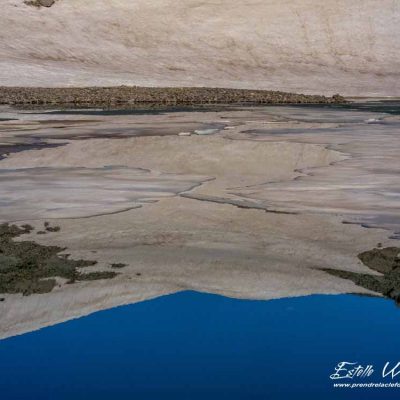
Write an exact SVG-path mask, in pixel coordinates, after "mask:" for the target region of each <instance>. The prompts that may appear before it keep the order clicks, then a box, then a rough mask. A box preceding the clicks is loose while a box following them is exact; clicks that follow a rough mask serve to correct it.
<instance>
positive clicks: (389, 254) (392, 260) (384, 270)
mask: <svg viewBox="0 0 400 400" xmlns="http://www.w3.org/2000/svg"><path fill="white" fill-rule="evenodd" d="M399 254H400V248H399V247H386V248H383V249H381V248H375V249H372V250H369V251H365V252H363V253H360V254H359V255H358V258H359V259H360V260H361V262H362V263H363V264H364V265H365V266H367V267H368V268H370V269H372V270H374V271H376V272H379V273H381V275H371V274H360V273H357V272H350V271H344V270H337V269H331V268H326V269H323V271H325V272H328V273H329V274H331V275H334V276H338V277H340V278H343V279H349V280H351V281H352V282H354V283H355V284H356V285H358V286H361V287H363V288H365V289H369V290H372V291H374V292H377V293H381V294H383V295H384V296H385V297H388V298H390V299H393V300H394V301H395V302H396V303H397V304H400V257H399Z"/></svg>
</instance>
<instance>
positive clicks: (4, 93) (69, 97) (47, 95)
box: [0, 86, 345, 107]
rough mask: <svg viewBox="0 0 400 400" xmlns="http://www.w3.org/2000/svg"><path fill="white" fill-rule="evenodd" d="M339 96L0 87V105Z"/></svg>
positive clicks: (286, 100)
mask: <svg viewBox="0 0 400 400" xmlns="http://www.w3.org/2000/svg"><path fill="white" fill-rule="evenodd" d="M344 102H345V99H344V98H343V97H342V96H340V95H334V96H333V97H325V96H313V95H304V94H294V93H285V92H273V91H268V90H241V89H219V88H145V87H128V86H119V87H108V88H100V87H92V88H22V87H4V86H3V87H0V104H10V105H72V106H108V107H112V106H114V107H115V106H121V105H135V104H147V105H148V104H154V105H163V104H169V105H201V104H244V103H250V104H266V103H273V104H282V103H283V104H299V103H300V104H309V103H314V104H316V103H322V104H332V103H344Z"/></svg>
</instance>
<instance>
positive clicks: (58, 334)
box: [0, 292, 400, 400]
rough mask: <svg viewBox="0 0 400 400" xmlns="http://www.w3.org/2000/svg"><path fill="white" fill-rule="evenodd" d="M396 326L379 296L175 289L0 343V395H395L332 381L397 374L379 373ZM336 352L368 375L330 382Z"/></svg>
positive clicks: (398, 319) (394, 349)
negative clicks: (250, 295)
mask: <svg viewBox="0 0 400 400" xmlns="http://www.w3.org/2000/svg"><path fill="white" fill-rule="evenodd" d="M399 329H400V314H399V310H398V309H397V308H396V306H395V305H394V303H393V302H390V301H388V300H385V299H382V298H372V297H358V296H354V295H339V296H320V295H315V296H309V297H299V298H290V299H281V300H272V301H248V300H233V299H229V298H226V297H221V296H216V295H210V294H201V293H196V292H181V293H178V294H175V295H169V296H164V297H160V298H158V299H155V300H151V301H146V302H142V303H138V304H134V305H129V306H123V307H119V308H115V309H112V310H108V311H102V312H98V313H96V314H93V315H91V316H89V317H85V318H81V319H78V320H73V321H70V322H67V323H63V324H59V325H56V326H53V327H50V328H45V329H42V330H40V331H36V332H33V333H29V334H25V335H22V336H18V337H14V338H11V339H7V340H3V341H1V342H0V360H1V364H0V390H1V398H4V399H7V400H11V399H21V398H23V399H28V398H29V399H55V398H57V399H71V398H74V399H88V398H96V399H98V400H99V399H110V398H115V399H205V398H207V399H225V398H227V399H293V398H300V399H302V398H307V399H321V398H324V399H339V398H340V399H356V398H362V399H394V398H398V396H399V393H400V392H399V390H400V388H397V389H389V388H385V389H379V388H368V389H361V388H353V389H350V388H333V383H335V382H340V383H366V382H386V383H387V382H400V376H397V377H395V378H394V379H393V380H392V379H390V378H388V377H387V378H385V379H383V378H382V377H381V370H382V367H383V366H384V364H385V363H386V362H388V361H389V362H391V365H393V366H394V365H395V364H396V363H397V362H398V361H399V360H400V354H399V348H400V336H399V335H398V334H397V333H398V332H399ZM341 361H351V362H357V363H359V364H362V365H364V366H366V365H373V368H374V373H373V374H372V375H371V377H370V378H353V379H343V380H338V381H333V380H331V379H330V375H331V374H333V373H334V367H335V366H336V365H337V363H339V362H341ZM393 363H394V364H393Z"/></svg>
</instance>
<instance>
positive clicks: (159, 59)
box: [0, 0, 400, 96]
mask: <svg viewBox="0 0 400 400" xmlns="http://www.w3.org/2000/svg"><path fill="white" fill-rule="evenodd" d="M2 3H3V4H2V12H1V14H0V85H6V86H91V85H103V86H104V85H120V84H129V85H133V84H136V85H151V86H219V87H221V86H225V87H237V88H261V89H273V90H286V91H299V92H306V93H312V92H319V93H324V94H333V93H336V92H340V93H342V94H346V95H382V96H385V95H388V96H389V95H392V96H396V95H397V96H399V95H400V79H399V78H400V40H399V39H400V1H399V0H352V1H348V0H324V1H321V0H241V1H239V0H152V1H148V0H91V1H88V0H58V1H56V2H55V3H54V4H53V5H52V6H51V7H46V8H45V7H42V8H38V7H33V6H29V5H26V4H24V1H23V0H3V1H2Z"/></svg>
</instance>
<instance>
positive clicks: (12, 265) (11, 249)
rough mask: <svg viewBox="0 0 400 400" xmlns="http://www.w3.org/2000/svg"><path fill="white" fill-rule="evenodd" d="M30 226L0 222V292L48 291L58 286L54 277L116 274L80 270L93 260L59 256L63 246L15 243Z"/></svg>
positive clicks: (91, 277)
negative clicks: (16, 238)
mask: <svg viewBox="0 0 400 400" xmlns="http://www.w3.org/2000/svg"><path fill="white" fill-rule="evenodd" d="M32 230H33V228H32V227H31V226H29V225H23V226H22V227H18V226H16V225H9V224H1V225H0V293H1V294H4V293H22V294H23V295H25V296H27V295H30V294H33V293H48V292H51V291H52V290H53V288H54V287H55V286H56V285H57V281H56V279H55V278H57V277H60V278H64V279H67V281H68V283H74V282H77V281H87V280H97V279H111V278H114V277H115V276H116V275H117V273H115V272H113V271H104V272H101V271H100V272H90V273H83V272H81V269H82V268H86V267H89V266H92V265H95V264H96V263H97V262H96V261H91V260H72V259H69V256H68V255H60V254H59V253H60V252H61V251H64V250H65V248H62V247H58V246H44V245H41V244H38V243H35V242H33V241H21V242H16V241H14V240H13V239H14V238H15V237H18V236H20V235H22V234H25V233H29V232H31V231H32Z"/></svg>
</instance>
